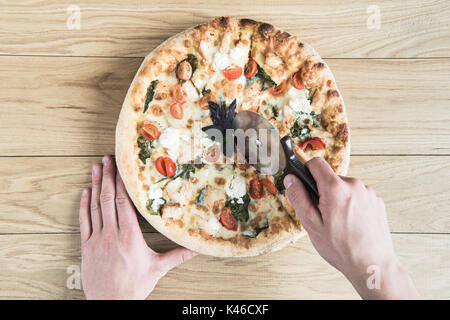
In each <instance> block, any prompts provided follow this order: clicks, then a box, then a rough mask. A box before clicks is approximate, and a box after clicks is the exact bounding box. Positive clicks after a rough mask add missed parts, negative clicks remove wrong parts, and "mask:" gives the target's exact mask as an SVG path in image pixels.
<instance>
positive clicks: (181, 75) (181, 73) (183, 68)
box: [177, 61, 192, 80]
mask: <svg viewBox="0 0 450 320" xmlns="http://www.w3.org/2000/svg"><path fill="white" fill-rule="evenodd" d="M191 76H192V66H191V64H190V63H189V62H187V61H183V62H180V64H179V65H178V68H177V77H178V79H180V80H189V79H190V78H191Z"/></svg>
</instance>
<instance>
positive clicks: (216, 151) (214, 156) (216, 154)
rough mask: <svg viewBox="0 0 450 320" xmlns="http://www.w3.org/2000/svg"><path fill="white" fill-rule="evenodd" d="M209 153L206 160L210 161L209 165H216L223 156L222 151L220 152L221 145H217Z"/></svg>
mask: <svg viewBox="0 0 450 320" xmlns="http://www.w3.org/2000/svg"><path fill="white" fill-rule="evenodd" d="M208 151H209V152H208V153H207V154H206V156H205V160H206V161H208V162H209V163H214V162H216V161H217V160H219V158H220V155H221V154H222V151H221V150H220V145H219V144H215V145H214V146H212V148H211V149H210V150H208Z"/></svg>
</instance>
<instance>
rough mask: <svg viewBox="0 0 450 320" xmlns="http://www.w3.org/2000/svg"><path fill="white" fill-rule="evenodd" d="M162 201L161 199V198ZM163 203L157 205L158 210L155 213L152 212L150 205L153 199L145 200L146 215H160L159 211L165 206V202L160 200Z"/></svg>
mask: <svg viewBox="0 0 450 320" xmlns="http://www.w3.org/2000/svg"><path fill="white" fill-rule="evenodd" d="M161 199H162V198H161ZM162 200H163V201H164V202H163V203H161V204H160V205H158V209H157V210H156V211H155V210H153V207H152V204H153V201H155V199H149V200H147V203H146V204H145V207H146V208H147V211H148V213H150V214H151V215H160V214H161V209H162V208H163V207H164V205H165V204H166V200H164V199H162Z"/></svg>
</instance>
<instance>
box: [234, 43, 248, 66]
mask: <svg viewBox="0 0 450 320" xmlns="http://www.w3.org/2000/svg"><path fill="white" fill-rule="evenodd" d="M230 58H231V59H232V60H233V62H235V63H236V64H242V63H243V62H246V61H247V60H248V48H247V47H236V48H233V49H231V50H230Z"/></svg>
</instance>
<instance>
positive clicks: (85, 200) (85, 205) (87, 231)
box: [79, 189, 92, 243]
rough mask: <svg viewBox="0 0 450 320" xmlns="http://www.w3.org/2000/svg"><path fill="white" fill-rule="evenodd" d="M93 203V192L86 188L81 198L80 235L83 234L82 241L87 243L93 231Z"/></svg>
mask: <svg viewBox="0 0 450 320" xmlns="http://www.w3.org/2000/svg"><path fill="white" fill-rule="evenodd" d="M90 203H91V192H90V190H89V189H84V190H83V193H82V194H81V200H80V216H79V220H80V235H81V243H85V242H86V241H88V240H89V237H90V236H91V233H92V226H91V215H90V210H89V206H90Z"/></svg>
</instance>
